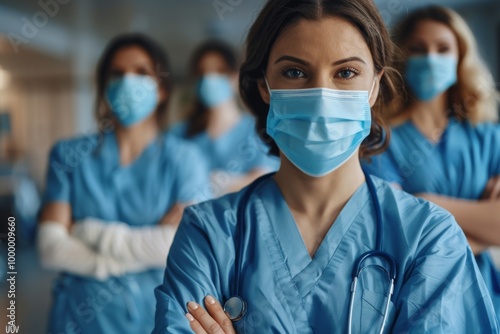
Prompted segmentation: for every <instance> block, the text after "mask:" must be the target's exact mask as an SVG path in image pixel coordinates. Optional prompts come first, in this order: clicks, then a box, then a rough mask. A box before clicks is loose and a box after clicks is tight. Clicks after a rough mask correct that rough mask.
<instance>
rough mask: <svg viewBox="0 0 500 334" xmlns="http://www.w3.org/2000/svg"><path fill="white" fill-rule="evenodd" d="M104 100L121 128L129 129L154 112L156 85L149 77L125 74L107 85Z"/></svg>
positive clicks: (156, 96) (156, 101)
mask: <svg viewBox="0 0 500 334" xmlns="http://www.w3.org/2000/svg"><path fill="white" fill-rule="evenodd" d="M106 99H107V101H108V103H109V105H110V107H111V111H112V112H113V115H115V117H116V118H117V119H118V120H119V121H120V123H121V124H122V125H123V126H125V127H130V126H132V125H134V124H137V123H139V122H140V121H142V120H144V119H146V118H147V117H148V116H150V115H151V114H152V113H153V112H154V111H155V109H156V106H157V105H158V100H159V97H158V84H157V83H156V80H155V79H154V78H153V77H151V76H149V75H138V74H126V75H124V76H123V77H121V78H119V79H115V80H112V81H110V82H109V83H108V86H107V88H106Z"/></svg>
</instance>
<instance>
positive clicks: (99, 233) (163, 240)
mask: <svg viewBox="0 0 500 334" xmlns="http://www.w3.org/2000/svg"><path fill="white" fill-rule="evenodd" d="M176 230H177V229H176V228H175V227H173V226H168V225H155V226H145V227H131V226H129V225H127V224H125V223H120V222H113V223H106V222H102V221H100V220H98V219H95V218H88V219H85V220H83V221H81V222H78V223H76V224H75V225H74V227H73V230H72V232H71V233H72V235H73V236H75V237H77V238H79V239H80V240H82V241H83V242H85V243H86V244H88V245H90V246H92V247H95V249H96V250H97V251H98V252H99V254H101V255H106V256H112V257H113V258H115V259H116V260H118V261H124V262H140V263H142V264H143V265H145V266H147V267H165V264H166V260H167V255H168V251H169V249H170V246H171V245H172V241H173V239H174V235H175V232H176Z"/></svg>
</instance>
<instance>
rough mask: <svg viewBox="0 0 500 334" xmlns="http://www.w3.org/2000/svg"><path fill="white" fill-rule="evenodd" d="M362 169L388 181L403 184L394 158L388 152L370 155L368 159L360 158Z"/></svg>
mask: <svg viewBox="0 0 500 334" xmlns="http://www.w3.org/2000/svg"><path fill="white" fill-rule="evenodd" d="M361 163H362V166H363V170H364V171H365V172H366V173H368V174H370V175H374V176H376V177H379V178H381V179H383V180H385V181H387V182H390V183H397V184H399V185H402V184H403V177H402V176H401V174H400V173H399V172H398V168H397V165H396V163H394V160H393V159H392V158H391V157H390V156H389V153H388V152H385V153H382V154H380V155H377V156H374V157H370V160H368V159H363V160H361Z"/></svg>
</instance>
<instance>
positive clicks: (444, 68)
mask: <svg viewBox="0 0 500 334" xmlns="http://www.w3.org/2000/svg"><path fill="white" fill-rule="evenodd" d="M405 79H406V83H407V84H408V86H409V87H410V89H411V91H412V93H413V94H414V95H415V97H416V98H417V99H419V100H421V101H430V100H432V99H434V98H435V97H436V96H438V95H439V94H441V93H443V92H445V91H446V90H447V89H448V88H450V87H451V86H453V85H454V84H455V83H456V82H457V58H456V57H453V56H443V55H435V54H429V55H425V56H413V57H410V58H408V60H407V62H406V69H405Z"/></svg>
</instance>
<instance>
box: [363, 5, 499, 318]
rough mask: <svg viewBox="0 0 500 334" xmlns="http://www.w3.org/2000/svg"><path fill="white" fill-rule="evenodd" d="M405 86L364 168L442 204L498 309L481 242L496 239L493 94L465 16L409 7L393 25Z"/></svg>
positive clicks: (492, 274) (495, 278)
mask: <svg viewBox="0 0 500 334" xmlns="http://www.w3.org/2000/svg"><path fill="white" fill-rule="evenodd" d="M395 41H396V43H397V44H398V45H399V47H400V48H401V50H402V52H403V54H404V57H403V58H402V59H403V60H402V61H401V62H400V63H399V64H398V66H399V67H400V70H401V73H403V75H404V78H405V82H406V86H407V87H406V88H407V94H406V95H405V96H404V97H403V98H401V99H400V100H399V101H398V104H399V108H397V109H396V110H398V112H397V113H393V114H389V115H386V117H387V118H388V119H389V120H390V123H391V125H392V126H393V128H392V139H391V144H390V146H389V149H388V151H387V152H386V153H384V154H383V155H381V156H378V157H376V158H373V159H372V161H371V163H370V164H366V165H365V169H367V170H368V172H370V173H372V174H375V175H377V176H380V177H382V178H384V179H386V180H389V181H391V182H394V183H396V184H398V185H399V186H400V187H402V188H403V189H404V190H405V191H407V192H409V193H412V194H415V195H416V196H419V197H422V198H425V199H427V200H430V201H432V202H434V203H436V204H438V205H440V206H441V207H444V208H445V209H447V210H448V211H450V212H451V213H452V214H453V215H454V216H455V218H456V219H457V221H458V223H459V224H460V226H461V227H462V229H463V230H464V232H465V234H466V235H467V237H468V240H469V243H470V246H471V248H472V250H473V251H474V253H475V254H476V261H477V264H478V266H479V268H480V270H481V272H482V274H483V277H484V279H485V281H486V283H487V285H488V286H489V290H490V293H491V295H492V298H493V302H494V304H495V306H496V309H497V315H499V314H500V276H499V275H498V274H497V271H496V268H495V267H494V265H493V262H492V260H491V258H490V256H489V254H488V253H487V252H485V250H486V249H487V248H488V247H489V246H491V245H500V178H499V175H500V128H499V127H498V126H497V125H496V124H493V123H492V121H495V120H496V119H497V112H498V109H497V107H498V105H497V102H498V96H497V92H496V91H495V88H494V83H493V79H492V76H491V74H490V73H489V72H488V70H487V69H486V67H485V66H484V65H483V63H482V61H481V59H480V57H479V55H478V52H477V47H476V43H475V40H474V37H473V35H472V33H471V31H470V29H469V28H468V26H467V24H466V23H465V21H464V20H463V19H462V18H461V17H460V16H459V15H458V14H457V13H455V12H453V11H452V10H450V9H447V8H443V7H439V6H431V7H426V8H423V9H420V10H418V11H415V12H414V13H412V14H410V15H409V16H408V17H407V18H406V19H405V20H404V21H403V22H401V23H400V24H399V25H398V26H397V28H396V30H395Z"/></svg>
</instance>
